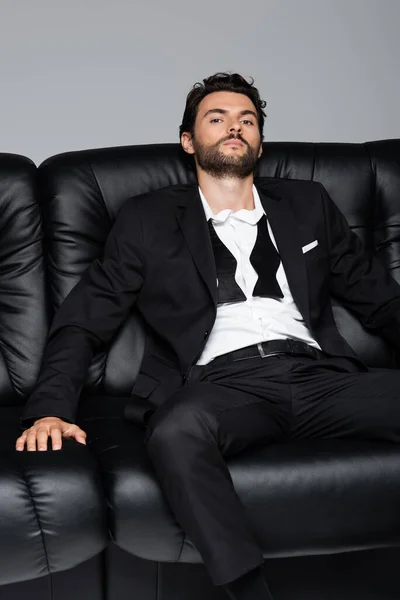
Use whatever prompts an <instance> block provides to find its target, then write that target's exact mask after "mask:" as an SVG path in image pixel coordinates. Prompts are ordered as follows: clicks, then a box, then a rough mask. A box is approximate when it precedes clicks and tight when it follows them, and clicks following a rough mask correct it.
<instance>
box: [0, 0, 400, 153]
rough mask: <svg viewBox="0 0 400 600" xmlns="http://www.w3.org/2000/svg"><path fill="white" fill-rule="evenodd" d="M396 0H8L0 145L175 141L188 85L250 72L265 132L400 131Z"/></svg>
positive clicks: (0, 31)
mask: <svg viewBox="0 0 400 600" xmlns="http://www.w3.org/2000/svg"><path fill="white" fill-rule="evenodd" d="M399 26H400V1H399V0H247V1H246V0H203V1H199V0H197V1H193V0H165V1H163V0H146V1H135V0H108V1H104V0H69V1H68V2H66V1H64V0H63V2H60V1H59V0H37V1H35V2H33V1H32V0H0V85H1V88H0V125H1V137H0V140H1V144H0V151H2V152H16V153H19V154H25V155H27V156H29V157H30V158H32V159H33V160H34V161H35V162H36V163H40V162H41V161H42V160H43V159H44V158H46V157H47V156H50V155H52V154H56V153H59V152H64V151H68V150H78V149H83V148H91V147H102V146H117V145H125V144H146V143H153V142H171V141H177V140H178V137H177V132H178V126H179V124H180V120H181V116H182V112H183V108H184V103H185V97H186V94H187V92H188V90H189V89H190V87H191V86H192V84H193V83H194V82H195V81H198V80H199V79H201V78H203V77H206V76H208V75H210V74H212V73H214V72H216V71H220V70H230V71H238V72H240V73H242V74H243V75H251V76H253V77H254V78H255V83H256V85H257V87H258V88H259V89H260V91H261V94H262V97H263V98H265V99H266V100H267V102H268V106H267V113H268V119H267V122H266V129H265V136H266V139H268V140H293V141H345V142H361V141H366V140H373V139H383V138H393V137H400V117H399V110H400V75H399V66H400V42H399V31H400V27H399Z"/></svg>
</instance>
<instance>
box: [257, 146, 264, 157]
mask: <svg viewBox="0 0 400 600" xmlns="http://www.w3.org/2000/svg"><path fill="white" fill-rule="evenodd" d="M262 153H263V147H262V143H261V144H260V149H259V151H258V157H257V158H260V156H261V154H262Z"/></svg>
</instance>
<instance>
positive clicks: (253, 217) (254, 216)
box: [199, 184, 265, 225]
mask: <svg viewBox="0 0 400 600" xmlns="http://www.w3.org/2000/svg"><path fill="white" fill-rule="evenodd" d="M199 194H200V198H201V202H202V204H203V208H204V213H205V215H206V219H207V221H209V220H210V219H211V220H212V222H213V223H225V221H226V220H227V219H228V218H232V219H238V220H239V221H244V222H245V223H249V224H250V225H255V224H256V223H258V221H259V220H260V219H261V217H262V216H263V215H265V210H264V207H263V205H262V204H261V200H260V196H259V194H258V191H257V188H256V186H255V185H254V184H253V198H254V206H255V208H254V209H253V210H246V209H244V208H242V209H240V210H238V211H236V212H233V210H231V209H230V208H225V209H224V210H221V211H220V212H219V213H218V214H216V215H214V213H213V212H212V210H211V207H210V205H209V204H208V202H207V200H206V198H205V196H204V194H203V192H202V191H201V189H200V186H199Z"/></svg>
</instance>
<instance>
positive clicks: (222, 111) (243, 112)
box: [203, 108, 258, 119]
mask: <svg viewBox="0 0 400 600" xmlns="http://www.w3.org/2000/svg"><path fill="white" fill-rule="evenodd" d="M228 112H229V111H228V110H225V109H224V108H210V110H208V111H207V112H206V114H205V115H204V117H203V118H204V119H205V118H206V117H207V115H209V114H211V113H218V114H220V115H226V114H228ZM239 115H241V116H244V115H253V117H255V118H256V119H258V117H257V113H255V112H254V110H249V109H245V110H241V111H240V112H239Z"/></svg>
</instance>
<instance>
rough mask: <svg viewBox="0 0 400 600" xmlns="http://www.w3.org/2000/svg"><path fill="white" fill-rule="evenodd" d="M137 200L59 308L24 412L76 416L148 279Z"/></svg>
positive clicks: (26, 419) (24, 421) (29, 417)
mask: <svg viewBox="0 0 400 600" xmlns="http://www.w3.org/2000/svg"><path fill="white" fill-rule="evenodd" d="M136 204H137V203H136V201H135V200H131V201H127V203H126V204H125V205H124V206H123V208H122V209H121V211H120V213H119V215H118V217H117V219H116V221H115V224H114V226H113V228H112V230H111V232H110V234H109V236H108V238H107V241H106V244H105V248H104V254H103V257H102V259H101V260H95V261H94V262H93V263H92V264H91V266H90V267H89V268H88V269H87V270H86V271H85V273H84V274H83V276H82V278H81V279H80V281H79V283H78V284H77V285H76V286H75V287H74V288H73V289H72V291H71V292H70V293H69V295H68V296H67V297H66V299H65V300H64V302H63V303H62V305H61V306H60V308H59V310H58V311H57V313H56V315H55V318H54V321H53V323H52V326H51V329H50V333H49V337H48V340H47V344H46V348H45V352H44V357H43V361H42V367H41V371H40V375H39V379H38V381H37V384H36V387H35V389H34V390H33V393H32V394H31V396H30V397H29V398H28V400H27V403H26V405H25V407H24V411H23V414H22V417H21V426H22V428H23V429H26V428H27V427H30V426H31V425H32V423H33V422H34V420H35V419H39V418H41V417H45V416H57V417H60V418H61V419H63V420H65V421H69V422H71V423H73V422H74V420H75V414H76V409H77V405H78V401H79V396H80V393H81V390H82V388H83V385H84V382H85V379H86V376H87V371H88V368H89V365H90V363H91V361H92V359H93V356H94V353H95V352H96V350H97V349H98V348H100V347H101V346H102V345H106V344H108V343H109V342H110V341H111V339H112V338H113V336H114V335H115V333H116V332H117V331H118V329H119V327H120V326H121V325H122V323H123V321H124V320H125V319H126V317H127V316H128V313H129V311H130V310H131V308H132V307H133V306H134V304H135V301H136V299H137V296H138V294H139V292H140V290H141V287H142V283H143V260H142V256H143V235H142V228H141V223H140V215H139V214H138V212H139V211H138V208H137V206H136Z"/></svg>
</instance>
